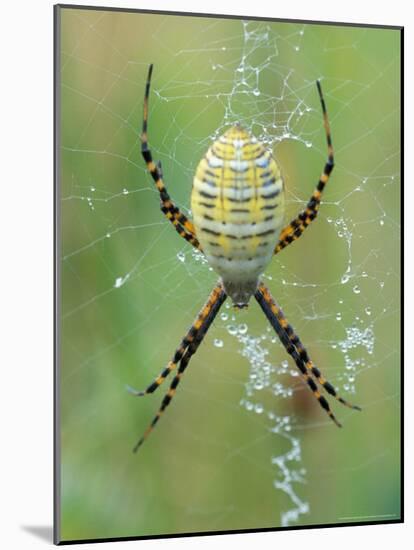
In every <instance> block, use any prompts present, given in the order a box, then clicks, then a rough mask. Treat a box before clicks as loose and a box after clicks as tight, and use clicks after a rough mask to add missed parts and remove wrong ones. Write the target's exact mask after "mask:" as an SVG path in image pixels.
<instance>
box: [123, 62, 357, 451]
mask: <svg viewBox="0 0 414 550" xmlns="http://www.w3.org/2000/svg"><path fill="white" fill-rule="evenodd" d="M152 71H153V65H152V64H151V65H150V66H149V70H148V77H147V81H146V87H145V95H144V114H143V124H142V134H141V153H142V156H143V158H144V160H145V162H146V166H147V169H148V171H149V173H150V174H151V176H152V178H153V180H154V182H155V185H156V187H157V189H158V191H159V194H160V202H161V210H162V212H163V213H164V215H165V216H166V217H167V219H168V220H169V221H170V222H171V223H172V225H173V226H174V227H175V229H176V231H177V232H178V234H179V235H180V237H182V238H183V239H185V240H186V241H188V242H189V243H190V244H191V245H193V246H194V247H195V248H197V249H198V250H200V251H201V252H202V253H203V254H204V255H205V257H206V259H207V260H208V262H209V264H210V265H211V267H212V268H213V269H214V270H215V271H216V272H217V273H218V275H219V276H220V278H219V280H218V282H217V284H216V285H215V287H214V288H213V290H212V292H211V294H210V296H209V298H208V300H207V302H206V303H205V305H204V306H203V307H202V309H201V310H200V312H199V314H198V315H197V318H196V320H195V321H194V323H193V325H192V326H191V327H190V329H189V331H188V332H187V334H186V335H185V336H184V338H183V339H182V341H181V343H180V345H179V346H178V348H177V349H176V351H175V353H174V355H173V357H172V358H171V360H170V361H169V363H168V364H167V366H166V367H165V368H164V369H163V370H162V371H161V373H160V374H159V375H158V377H157V378H155V380H154V381H153V382H152V383H151V384H150V385H149V386H148V387H147V388H146V389H145V390H143V391H137V390H135V389H133V388H131V387H128V390H129V391H130V392H131V393H132V394H133V395H136V396H143V395H147V394H149V393H153V392H154V391H155V390H157V389H158V388H159V387H160V386H161V384H162V383H163V382H164V380H165V379H166V378H167V376H168V375H169V374H170V373H171V372H172V371H173V370H174V369H176V368H177V367H178V369H177V372H176V375H175V376H174V378H173V379H172V382H171V385H170V387H169V389H168V391H167V393H166V394H165V396H164V399H163V400H162V403H161V406H160V408H159V410H158V412H157V414H156V415H155V417H154V419H153V420H152V422H151V424H150V425H149V426H148V428H147V429H146V431H145V432H144V434H143V436H142V437H141V438H140V439H139V441H138V442H137V444H136V445H135V447H134V449H133V451H134V452H136V451H137V450H138V449H139V448H140V447H141V445H142V444H143V442H144V441H145V440H146V438H147V437H148V435H149V434H150V432H151V431H152V430H153V428H154V426H155V425H156V424H157V422H158V421H159V419H160V417H161V415H162V414H163V412H164V411H165V409H166V408H167V406H168V405H169V404H170V402H171V400H172V398H173V396H174V395H175V392H176V390H177V386H178V384H179V383H180V380H181V378H182V377H183V374H184V371H185V370H186V368H187V366H188V364H189V362H190V359H191V357H192V356H193V355H194V354H195V353H196V351H197V349H198V347H199V345H200V344H201V342H202V340H203V338H204V336H205V335H206V333H207V331H208V329H209V327H210V326H211V324H212V323H213V321H214V318H215V317H216V315H217V313H218V311H219V309H220V307H221V306H222V304H223V303H224V301H225V300H226V298H227V297H230V299H231V300H232V302H233V305H234V306H235V307H236V308H239V309H241V308H245V307H247V305H248V303H249V300H250V298H251V297H252V296H254V297H255V299H256V301H257V302H258V304H259V305H260V307H261V308H262V310H263V312H264V314H265V315H266V317H267V319H268V320H269V322H270V324H271V325H272V327H273V328H274V330H275V332H276V334H277V335H278V337H279V339H280V341H281V343H282V344H283V346H284V347H285V349H286V351H287V353H288V354H289V355H290V356H291V357H292V359H293V361H294V362H295V364H296V366H297V368H298V369H299V372H300V375H301V377H302V378H303V380H304V381H305V383H306V384H307V385H308V386H309V388H310V390H311V391H312V392H313V395H314V396H315V397H316V399H317V400H318V401H319V404H320V405H321V407H322V408H323V409H324V410H325V411H326V413H327V414H328V415H329V417H330V418H331V419H332V420H333V422H334V423H335V424H336V425H337V426H338V427H341V424H340V423H339V421H338V420H337V419H336V417H335V415H334V414H333V412H332V411H331V408H330V406H329V403H328V401H327V399H326V398H325V397H324V396H323V395H322V394H321V393H320V391H319V389H318V385H317V383H319V385H320V386H322V388H323V389H324V390H325V391H326V392H327V393H328V394H329V395H331V396H333V397H334V398H336V399H337V400H338V401H339V402H340V403H342V404H343V405H345V406H347V407H349V408H351V409H356V410H361V409H360V407H358V406H356V405H352V404H351V403H348V402H347V401H345V399H343V398H342V397H341V396H339V395H338V394H337V392H336V390H335V388H334V387H333V385H332V384H330V382H328V381H327V380H326V379H325V378H324V376H323V375H322V373H321V371H320V370H319V369H318V368H317V367H316V366H315V365H314V363H313V362H312V360H311V359H310V357H309V355H308V352H307V351H306V348H305V347H304V346H303V344H302V342H301V341H300V339H299V337H298V335H297V334H296V333H295V331H294V329H293V328H292V326H291V325H290V324H289V323H288V321H287V320H286V317H285V315H284V314H283V311H282V310H281V308H280V307H279V305H278V304H277V302H276V301H275V299H274V298H273V297H272V295H271V294H270V291H269V289H268V288H267V287H266V286H265V285H264V283H263V282H262V281H261V279H260V276H261V275H262V273H263V272H264V270H265V268H266V266H267V265H268V263H269V262H270V260H271V258H272V256H273V255H274V254H278V253H279V252H280V251H281V250H283V249H284V248H285V247H286V246H288V245H289V244H290V243H292V242H293V241H295V240H296V239H298V238H299V237H300V236H301V235H302V234H303V232H304V231H305V229H306V228H307V227H308V226H309V225H310V224H311V223H312V221H313V220H314V219H315V218H316V216H317V214H318V210H319V206H320V202H321V195H322V192H323V190H324V188H325V186H326V184H327V182H328V180H329V176H330V174H331V172H332V169H333V167H334V152H333V147H332V140H331V132H330V127H329V120H328V114H327V111H326V106H325V100H324V98H323V95H322V88H321V84H320V82H319V80H317V81H316V86H317V89H318V94H319V99H320V103H321V107H322V115H323V123H324V128H325V133H326V141H327V147H328V159H327V161H326V163H325V166H324V169H323V172H322V175H321V176H320V179H319V181H318V184H317V186H316V188H315V190H314V192H313V194H312V196H311V198H310V200H309V201H308V203H307V205H306V207H305V208H304V209H303V210H302V211H301V212H300V213H299V214H298V216H297V217H296V218H294V219H293V220H292V221H291V222H290V223H289V224H288V225H287V226H285V227H284V228H283V229H282V226H283V216H284V183H283V180H282V177H281V173H280V169H279V167H278V165H277V163H276V161H275V160H274V159H273V157H272V155H271V153H270V152H269V151H268V150H267V149H266V148H265V146H264V145H263V144H262V143H260V142H259V141H258V140H257V139H256V138H255V137H254V136H252V135H251V134H250V133H249V132H248V131H247V130H246V129H244V128H243V127H242V126H241V125H240V124H236V125H234V126H232V127H231V128H230V129H228V130H227V131H226V132H225V133H224V134H223V135H222V136H221V137H219V138H218V139H217V140H216V141H215V142H214V143H213V144H212V145H211V146H210V148H209V149H208V151H207V153H206V154H205V156H204V157H203V158H202V159H201V161H200V163H199V164H198V167H197V169H196V173H195V177H194V181H193V187H192V193H191V210H192V212H193V221H191V220H189V219H188V218H187V217H186V216H185V215H184V214H183V213H182V212H181V211H180V210H179V208H177V206H176V205H175V204H174V202H173V201H172V200H171V198H170V196H169V194H168V191H167V188H166V186H165V184H164V179H163V173H162V168H161V163H160V162H158V163H155V162H154V161H153V158H152V154H151V150H150V148H149V145H148V98H149V93H150V87H151V76H152Z"/></svg>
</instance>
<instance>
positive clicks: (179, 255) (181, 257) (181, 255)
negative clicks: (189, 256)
mask: <svg viewBox="0 0 414 550" xmlns="http://www.w3.org/2000/svg"><path fill="white" fill-rule="evenodd" d="M177 259H178V260H180V262H185V253H184V252H177Z"/></svg>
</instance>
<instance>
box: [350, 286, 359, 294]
mask: <svg viewBox="0 0 414 550" xmlns="http://www.w3.org/2000/svg"><path fill="white" fill-rule="evenodd" d="M352 291H353V293H354V294H360V293H361V289H360V288H359V286H358V285H355V286H354V287H353V289H352Z"/></svg>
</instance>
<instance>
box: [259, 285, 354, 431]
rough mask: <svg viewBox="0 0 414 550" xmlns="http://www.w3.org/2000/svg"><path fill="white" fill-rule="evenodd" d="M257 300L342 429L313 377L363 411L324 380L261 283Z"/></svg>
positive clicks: (323, 403)
mask: <svg viewBox="0 0 414 550" xmlns="http://www.w3.org/2000/svg"><path fill="white" fill-rule="evenodd" d="M255 298H256V300H257V301H258V303H259V305H260V307H261V308H262V310H263V312H264V313H265V315H266V317H267V319H268V320H269V322H270V324H271V325H272V326H273V328H274V329H275V331H276V333H277V335H278V336H279V339H280V341H281V342H282V344H283V345H284V347H285V349H286V351H287V352H288V353H289V355H290V356H291V357H292V359H293V360H294V361H295V363H296V366H297V367H298V369H299V371H300V373H301V376H302V378H303V379H304V380H305V382H306V383H307V384H308V386H309V387H310V389H311V391H312V393H313V394H314V396H315V397H316V399H317V400H318V401H319V404H320V405H321V407H322V408H323V409H324V410H325V411H326V413H327V414H328V416H329V417H330V418H331V419H332V420H333V421H334V422H335V424H336V425H337V426H338V427H341V424H340V422H339V421H338V420H337V419H336V417H335V415H334V414H333V412H332V411H331V408H330V406H329V403H328V401H327V400H326V398H325V397H324V396H323V395H321V394H320V392H319V390H318V387H317V385H316V383H315V381H314V380H313V378H312V375H313V376H314V377H315V378H316V379H317V381H318V382H319V383H320V384H321V385H322V387H323V388H324V389H325V390H326V391H327V392H328V393H329V394H330V395H333V396H334V397H336V399H338V401H340V402H341V403H342V404H343V405H346V406H348V407H350V408H353V409H356V410H361V409H360V408H359V407H357V406H355V405H351V404H349V403H348V402H346V401H345V400H344V399H342V398H341V397H339V396H338V394H337V393H336V391H335V389H334V387H333V386H332V385H331V384H330V383H329V382H328V381H327V380H325V378H323V376H322V374H321V372H320V371H319V370H318V369H317V368H316V367H315V366H314V365H313V363H312V362H311V361H310V359H309V356H308V354H307V352H306V350H305V348H304V347H303V345H302V343H301V342H300V340H299V338H298V337H297V336H296V334H295V332H294V330H293V328H292V327H291V325H289V323H288V322H287V320H286V318H285V316H284V314H283V312H282V310H281V309H280V307H279V306H278V305H277V304H276V302H275V300H274V299H273V297H272V295H271V294H270V292H269V290H268V289H267V288H266V286H265V285H264V284H263V283H260V285H259V287H258V289H257V291H256V293H255Z"/></svg>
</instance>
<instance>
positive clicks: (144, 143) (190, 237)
mask: <svg viewBox="0 0 414 550" xmlns="http://www.w3.org/2000/svg"><path fill="white" fill-rule="evenodd" d="M152 69H153V65H152V64H151V65H150V66H149V69H148V77H147V83H146V86H145V96H144V117H143V122H142V133H141V153H142V156H143V158H144V160H145V163H146V165H147V169H148V171H149V173H150V174H151V176H152V179H153V180H154V182H155V186H156V187H157V189H158V191H159V194H160V200H161V210H162V212H163V213H164V215H165V216H166V218H167V219H168V220H169V221H170V222H171V223H172V224H173V226H174V227H175V229H176V231H177V233H178V234H179V235H180V237H182V238H183V239H185V240H186V241H188V242H189V243H191V244H192V245H193V246H194V247H195V248H198V249H199V250H201V246H200V243H199V242H198V239H197V238H196V235H195V229H194V225H193V223H192V222H191V221H190V220H189V219H188V218H187V217H186V216H185V215H184V214H183V213H182V212H181V211H180V210H179V208H178V207H177V206H176V205H175V204H174V202H173V201H172V200H171V198H170V195H169V194H168V191H167V188H166V187H165V184H164V181H163V177H162V169H161V163H160V162H158V163H155V162H154V160H153V158H152V154H151V150H150V148H149V145H148V98H149V92H150V88H151V76H152Z"/></svg>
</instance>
